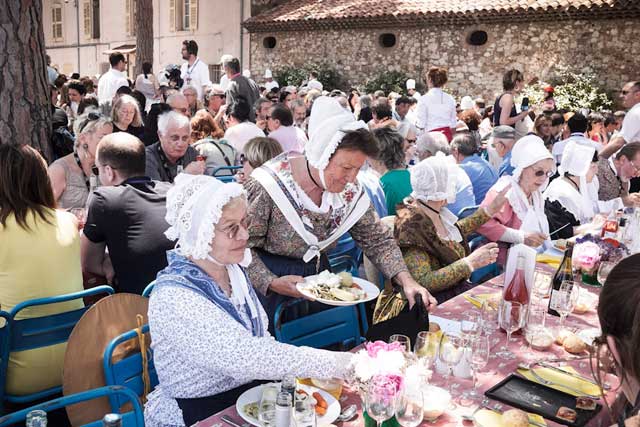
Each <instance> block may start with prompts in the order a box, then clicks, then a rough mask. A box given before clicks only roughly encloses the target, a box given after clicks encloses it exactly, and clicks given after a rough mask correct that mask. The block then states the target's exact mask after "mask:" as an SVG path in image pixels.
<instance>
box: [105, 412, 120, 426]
mask: <svg viewBox="0 0 640 427" xmlns="http://www.w3.org/2000/svg"><path fill="white" fill-rule="evenodd" d="M102 427H122V416H121V415H120V414H107V415H105V416H104V418H103V419H102Z"/></svg>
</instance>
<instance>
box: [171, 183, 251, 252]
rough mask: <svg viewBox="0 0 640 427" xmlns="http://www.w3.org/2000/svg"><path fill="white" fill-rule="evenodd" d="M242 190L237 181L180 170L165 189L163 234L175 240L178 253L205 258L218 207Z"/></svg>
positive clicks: (218, 210) (216, 221)
mask: <svg viewBox="0 0 640 427" xmlns="http://www.w3.org/2000/svg"><path fill="white" fill-rule="evenodd" d="M245 194H246V193H245V191H244V189H243V188H242V186H241V185H240V184H237V183H228V184H224V183H223V182H221V181H219V180H217V179H216V178H214V177H211V176H207V175H190V174H186V173H181V174H179V175H178V176H177V177H176V179H175V185H174V186H173V188H171V189H170V190H169V191H168V192H167V214H166V216H165V219H166V220H167V223H169V225H170V227H169V228H168V229H167V231H165V233H164V234H165V235H166V236H167V238H169V239H170V240H177V243H176V250H177V252H178V253H179V254H180V255H182V256H189V257H192V258H194V259H205V258H207V256H208V255H209V252H211V240H212V239H213V236H214V229H215V225H216V224H217V223H218V221H219V220H220V217H221V216H222V209H223V208H224V207H225V205H226V204H227V203H229V201H230V200H231V199H233V198H236V197H239V196H242V195H245Z"/></svg>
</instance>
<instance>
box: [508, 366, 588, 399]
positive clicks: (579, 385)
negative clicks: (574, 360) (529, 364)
mask: <svg viewBox="0 0 640 427" xmlns="http://www.w3.org/2000/svg"><path fill="white" fill-rule="evenodd" d="M533 369H534V370H535V371H536V374H538V376H539V377H541V378H543V379H545V380H547V381H551V382H553V383H554V384H552V385H550V386H549V387H551V388H553V389H556V390H559V391H562V392H564V393H567V394H570V395H572V396H579V394H578V393H576V392H574V391H573V390H568V389H566V388H565V387H563V385H566V386H569V387H571V388H574V389H576V390H580V391H581V392H582V393H584V394H590V395H594V396H599V395H600V389H599V388H598V386H597V385H595V384H593V383H590V382H588V381H585V380H582V379H580V378H575V377H572V376H570V375H564V374H563V373H562V372H558V371H556V370H555V369H549V368H541V367H538V368H533ZM560 369H562V370H563V371H566V372H571V373H574V374H576V373H577V372H576V370H575V369H573V368H572V367H570V366H562V367H560ZM518 373H519V374H520V375H522V376H523V377H525V378H526V379H528V380H531V381H533V382H536V383H540V381H538V380H537V379H536V377H534V376H533V374H532V373H531V372H530V371H529V370H527V369H518Z"/></svg>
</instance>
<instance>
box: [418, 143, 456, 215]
mask: <svg viewBox="0 0 640 427" xmlns="http://www.w3.org/2000/svg"><path fill="white" fill-rule="evenodd" d="M409 172H410V174H411V187H412V188H413V191H412V192H411V197H413V198H414V199H416V200H422V201H425V202H427V201H430V200H433V201H440V200H447V201H448V202H449V203H453V202H455V200H456V181H457V178H458V167H457V166H456V164H455V160H453V158H452V157H450V156H446V155H445V154H444V153H442V152H438V153H436V155H435V156H431V157H429V158H426V159H424V160H423V161H421V162H420V163H418V164H417V165H415V166H414V167H412V168H411V169H409Z"/></svg>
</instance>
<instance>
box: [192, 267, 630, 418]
mask: <svg viewBox="0 0 640 427" xmlns="http://www.w3.org/2000/svg"><path fill="white" fill-rule="evenodd" d="M539 269H540V270H543V271H545V270H546V272H548V268H546V266H543V265H540V267H539ZM549 274H551V273H549ZM502 281H503V280H502V276H499V277H497V278H495V279H493V280H491V281H489V282H486V283H485V284H483V285H480V286H477V287H475V288H474V289H472V290H470V291H468V294H470V295H479V294H483V293H492V292H500V290H501V285H502ZM589 291H591V292H593V293H596V294H599V289H598V288H589ZM471 309H473V306H472V305H471V303H469V302H468V301H467V300H466V299H465V298H464V297H463V296H462V295H459V296H458V297H456V298H453V299H451V300H449V301H447V302H445V303H443V304H441V305H440V306H438V307H437V308H436V309H435V310H434V311H433V313H431V314H433V315H435V316H438V317H443V318H446V319H451V320H460V319H461V317H462V314H463V313H464V312H465V311H468V310H471ZM558 321H559V319H558V318H556V317H554V316H548V317H547V325H548V326H550V327H554V326H555V325H557V323H558ZM565 325H566V326H567V327H569V328H576V329H578V328H579V329H584V328H597V327H599V322H598V317H597V313H596V312H595V310H591V311H588V312H587V313H585V314H583V315H579V316H578V315H574V314H573V315H570V316H569V317H567V319H566V321H565ZM505 341H506V334H505V333H503V332H501V331H499V330H496V331H495V332H494V333H493V334H492V335H491V337H490V342H491V345H492V353H493V354H492V355H491V356H490V360H489V364H488V365H487V367H486V368H484V369H482V370H481V372H480V373H479V375H478V389H479V390H481V391H483V392H484V391H485V390H488V389H489V388H491V387H492V386H493V385H495V384H497V383H498V382H500V381H501V380H502V379H503V378H505V377H507V376H508V375H509V374H511V373H513V372H515V370H516V368H517V366H518V363H519V362H521V361H522V360H523V359H524V355H525V353H527V352H528V351H530V350H529V349H528V347H527V346H526V343H525V341H524V339H523V337H522V336H517V335H514V336H513V337H512V342H511V345H510V347H509V349H510V350H511V351H512V352H514V353H515V354H516V355H517V356H518V359H516V360H512V361H505V360H503V359H500V358H498V357H497V356H496V355H495V352H496V351H497V349H498V348H499V347H501V346H502V345H504V343H505ZM533 353H534V355H537V356H539V357H538V358H539V359H543V358H551V357H558V358H564V357H568V356H571V355H570V354H569V353H567V352H565V351H564V350H563V349H562V348H561V347H560V346H557V345H553V347H552V348H551V349H550V350H549V351H546V352H536V351H534V352H533ZM588 363H589V360H588V359H585V360H580V361H574V362H571V363H568V365H570V366H572V367H573V368H575V369H576V370H577V371H578V372H579V373H580V374H583V375H586V376H590V375H591V374H590V368H589V364H588ZM452 381H453V384H452V389H453V395H454V399H456V400H455V401H456V404H457V405H456V406H457V407H456V409H454V410H451V411H449V412H447V413H445V414H444V415H443V416H442V417H440V418H439V419H438V421H437V422H435V423H428V422H424V423H423V424H422V425H423V426H460V425H471V423H470V422H468V421H465V422H463V420H462V417H461V416H462V415H468V414H471V413H472V412H473V410H474V409H475V407H476V406H474V405H469V406H465V405H468V403H467V402H465V401H463V400H460V397H461V394H462V392H463V391H465V390H468V389H470V388H471V387H472V381H471V380H470V379H469V380H467V379H460V378H455V377H454V378H453V379H452ZM607 381H609V382H610V383H611V384H612V386H613V388H612V390H613V391H610V392H608V393H607V395H606V399H607V401H608V402H609V404H612V403H613V401H614V400H615V399H616V392H615V389H616V385H617V379H616V378H615V377H613V376H609V377H608V378H607ZM431 383H432V384H435V385H437V386H441V387H446V386H447V385H446V384H445V378H444V377H443V376H441V375H439V374H437V373H434V375H433V377H432V378H431ZM340 403H341V405H342V407H346V406H347V405H350V404H352V403H353V404H356V405H357V406H358V416H357V417H356V418H354V419H353V420H351V421H349V422H344V423H337V425H338V426H343V427H360V426H363V425H364V422H363V418H362V409H361V401H360V398H359V397H358V395H356V394H353V393H343V395H342V397H341V399H340ZM497 403H498V402H495V401H492V402H491V404H492V405H493V404H497ZM502 409H508V406H507V405H503V408H502ZM223 415H227V416H228V417H230V418H231V419H232V420H233V421H235V422H236V423H238V424H240V425H243V424H245V423H244V421H243V420H242V418H241V417H240V415H238V413H237V412H236V409H235V407H230V408H227V409H225V410H224V411H222V412H219V413H217V414H215V415H212V416H211V417H209V418H207V419H206V420H203V421H201V422H199V423H198V424H196V425H197V427H218V426H222V425H226V424H225V423H223V422H222V421H221V417H222V416H223ZM611 424H612V423H611V422H610V420H609V416H608V414H607V411H606V410H605V409H602V410H601V411H600V413H599V414H598V415H597V416H596V417H595V418H594V419H593V420H591V422H590V423H589V424H588V425H589V426H609V425H611ZM547 425H548V426H557V425H559V424H556V423H554V422H551V421H548V420H547Z"/></svg>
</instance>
